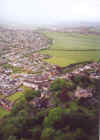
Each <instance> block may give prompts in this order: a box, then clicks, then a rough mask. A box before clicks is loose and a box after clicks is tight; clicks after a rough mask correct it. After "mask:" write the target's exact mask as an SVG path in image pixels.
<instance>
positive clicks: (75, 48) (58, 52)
mask: <svg viewBox="0 0 100 140" xmlns="http://www.w3.org/2000/svg"><path fill="white" fill-rule="evenodd" d="M44 34H45V35H46V36H47V37H48V38H50V39H53V40H54V43H53V44H52V45H51V46H50V48H49V49H48V50H43V51H41V53H44V54H49V55H50V56H52V57H51V58H50V59H48V60H46V61H48V62H50V63H53V64H57V65H60V66H66V65H69V64H72V63H77V62H83V61H94V60H98V59H99V58H100V35H95V34H79V33H60V32H45V33H44Z"/></svg>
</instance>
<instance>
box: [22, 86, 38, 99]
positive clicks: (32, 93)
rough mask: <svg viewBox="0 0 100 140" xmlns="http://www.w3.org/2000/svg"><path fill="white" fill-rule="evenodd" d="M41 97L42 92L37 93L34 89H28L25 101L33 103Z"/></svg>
mask: <svg viewBox="0 0 100 140" xmlns="http://www.w3.org/2000/svg"><path fill="white" fill-rule="evenodd" d="M37 96H40V91H39V90H38V91H35V90H33V89H28V90H26V91H25V99H26V100H27V101H31V100H32V99H33V98H34V97H37Z"/></svg>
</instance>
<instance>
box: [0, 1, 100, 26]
mask: <svg viewBox="0 0 100 140" xmlns="http://www.w3.org/2000/svg"><path fill="white" fill-rule="evenodd" d="M72 21H100V0H0V23H12V24H14V23H22V24H37V23H38V24H39V23H42V24H43V23H50V24H51V23H52V24H53V23H60V22H72Z"/></svg>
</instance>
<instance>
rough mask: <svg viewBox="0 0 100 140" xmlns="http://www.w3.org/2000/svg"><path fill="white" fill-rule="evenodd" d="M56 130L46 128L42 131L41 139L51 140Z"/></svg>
mask: <svg viewBox="0 0 100 140" xmlns="http://www.w3.org/2000/svg"><path fill="white" fill-rule="evenodd" d="M54 133H55V130H54V129H53V128H45V129H44V130H43V131H42V135H41V139H42V140H51V139H52V137H53V136H54Z"/></svg>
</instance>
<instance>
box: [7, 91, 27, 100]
mask: <svg viewBox="0 0 100 140" xmlns="http://www.w3.org/2000/svg"><path fill="white" fill-rule="evenodd" d="M22 96H24V94H23V92H17V93H15V94H13V95H11V96H9V97H8V100H9V101H16V100H17V99H19V98H20V97H22Z"/></svg>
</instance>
